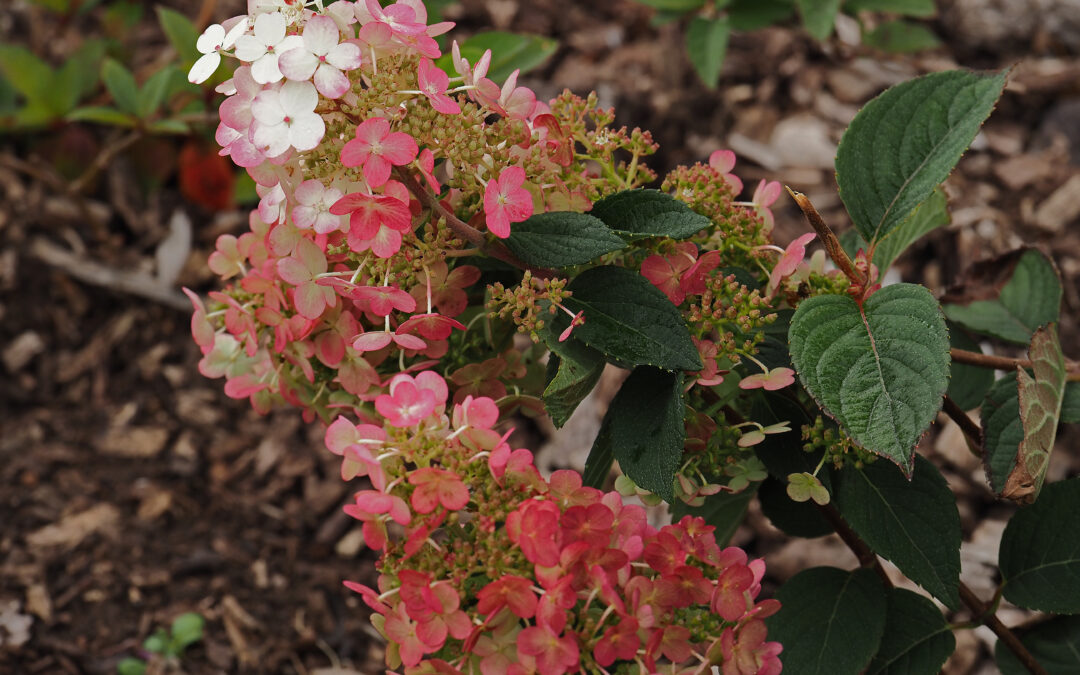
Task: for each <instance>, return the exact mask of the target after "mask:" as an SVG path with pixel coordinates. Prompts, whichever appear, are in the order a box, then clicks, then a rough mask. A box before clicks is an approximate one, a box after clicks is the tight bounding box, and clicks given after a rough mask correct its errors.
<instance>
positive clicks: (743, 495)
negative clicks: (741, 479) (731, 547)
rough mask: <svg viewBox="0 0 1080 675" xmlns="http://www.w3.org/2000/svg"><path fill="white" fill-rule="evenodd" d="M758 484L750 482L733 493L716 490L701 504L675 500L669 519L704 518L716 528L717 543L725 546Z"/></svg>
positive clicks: (743, 515) (742, 516)
mask: <svg viewBox="0 0 1080 675" xmlns="http://www.w3.org/2000/svg"><path fill="white" fill-rule="evenodd" d="M760 485H761V483H751V484H750V487H748V488H746V489H745V490H743V491H742V492H736V493H734V494H731V493H728V492H717V493H716V494H714V495H709V496H708V497H706V498H705V503H704V504H702V505H701V506H687V504H686V503H685V502H683V501H682V500H677V501H676V502H675V503H674V504H672V505H671V519H672V520H674V521H678V520H680V519H681V518H682V517H683V516H693V517H696V518H704V519H705V523H706V524H708V525H712V526H713V527H715V528H716V529H715V530H714V531H713V536H714V537H715V538H716V543H717V545H719V546H727V545H728V542H729V541H731V538H732V537H733V536H734V535H735V530H737V529H739V525H740V524H741V523H742V521H743V519H744V518H745V517H746V509H747V507H749V506H750V502H751V501H752V500H753V499H754V494H755V493H756V492H757V491H758V487H759V486H760Z"/></svg>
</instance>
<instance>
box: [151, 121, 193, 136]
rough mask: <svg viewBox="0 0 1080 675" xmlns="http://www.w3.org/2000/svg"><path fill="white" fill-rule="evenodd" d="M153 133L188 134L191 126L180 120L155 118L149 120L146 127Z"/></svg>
mask: <svg viewBox="0 0 1080 675" xmlns="http://www.w3.org/2000/svg"><path fill="white" fill-rule="evenodd" d="M147 128H148V129H150V131H153V132H154V133H155V134H181V135H182V134H189V133H191V127H189V126H188V124H187V122H183V121H181V120H157V121H155V122H151V123H150V126H149V127H147Z"/></svg>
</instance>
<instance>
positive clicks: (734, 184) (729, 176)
mask: <svg viewBox="0 0 1080 675" xmlns="http://www.w3.org/2000/svg"><path fill="white" fill-rule="evenodd" d="M709 166H711V167H712V168H714V169H716V170H717V171H718V172H720V174H722V175H723V178H724V182H725V183H727V184H728V185H730V186H731V191H732V192H733V193H734V194H735V195H736V196H738V194H739V193H740V192H742V190H743V182H742V181H741V180H739V177H738V176H736V175H735V174H733V173H731V170H732V169H734V168H735V153H734V152H732V151H731V150H716V151H714V152H713V153H712V154H711V155H709Z"/></svg>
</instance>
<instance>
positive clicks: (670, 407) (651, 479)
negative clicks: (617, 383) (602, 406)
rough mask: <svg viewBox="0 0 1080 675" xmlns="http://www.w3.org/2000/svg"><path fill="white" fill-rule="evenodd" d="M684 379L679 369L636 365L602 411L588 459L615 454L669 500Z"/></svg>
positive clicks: (680, 436)
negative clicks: (665, 369) (597, 432)
mask: <svg viewBox="0 0 1080 675" xmlns="http://www.w3.org/2000/svg"><path fill="white" fill-rule="evenodd" d="M682 384H683V377H682V373H670V372H666V371H663V370H659V369H657V368H651V367H649V366H640V367H638V368H635V369H634V372H632V373H630V377H628V378H627V379H626V381H625V382H623V385H622V387H620V388H619V393H617V394H616V395H615V398H614V399H613V400H612V402H611V406H610V407H609V408H608V411H607V414H606V415H604V421H603V423H602V424H601V426H600V432H599V434H598V435H597V438H596V442H595V443H594V444H593V448H592V451H591V452H590V454H589V459H590V461H593V462H594V463H595V462H596V460H593V455H594V454H595V455H596V456H597V457H598V458H603V457H614V458H615V459H617V460H619V468H620V469H621V470H622V472H623V473H625V474H626V475H627V476H629V477H630V478H632V479H633V481H634V482H635V483H637V485H639V486H640V487H642V488H644V489H646V490H648V491H650V492H653V493H655V494H658V495H660V496H661V497H663V498H664V500H665V501H668V502H670V501H671V500H672V499H673V497H674V489H673V486H674V482H675V472H676V470H678V468H679V464H680V462H681V460H682V453H683V442H684V440H685V438H686V428H685V426H684V425H683V400H682ZM601 463H602V462H601ZM586 473H589V471H588V469H586ZM605 473H606V472H605Z"/></svg>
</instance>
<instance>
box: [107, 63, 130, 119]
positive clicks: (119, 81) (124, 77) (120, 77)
mask: <svg viewBox="0 0 1080 675" xmlns="http://www.w3.org/2000/svg"><path fill="white" fill-rule="evenodd" d="M101 79H102V81H103V82H104V83H105V89H106V90H107V91H108V92H109V96H112V100H113V103H115V104H116V107H117V108H119V109H120V111H121V112H124V113H127V114H128V115H137V114H138V111H139V87H138V85H137V84H135V76H134V75H133V74H132V73H131V71H130V70H128V69H127V68H125V67H124V66H123V65H122V64H121V63H120V62H119V61H117V60H115V59H105V62H104V63H103V64H101Z"/></svg>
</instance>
